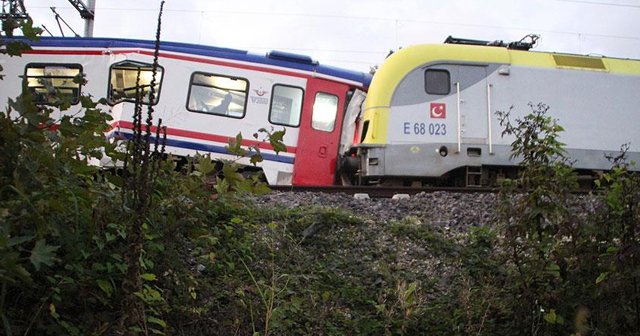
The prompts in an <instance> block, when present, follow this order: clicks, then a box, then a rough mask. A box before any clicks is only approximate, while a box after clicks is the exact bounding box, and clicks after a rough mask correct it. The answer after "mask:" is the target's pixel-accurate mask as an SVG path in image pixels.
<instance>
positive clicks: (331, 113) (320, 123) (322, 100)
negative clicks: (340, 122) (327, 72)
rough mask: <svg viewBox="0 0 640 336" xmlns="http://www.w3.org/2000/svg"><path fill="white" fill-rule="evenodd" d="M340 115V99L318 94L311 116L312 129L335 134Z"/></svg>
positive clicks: (326, 94)
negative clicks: (337, 118)
mask: <svg viewBox="0 0 640 336" xmlns="http://www.w3.org/2000/svg"><path fill="white" fill-rule="evenodd" d="M337 114H338V97H337V96H334V95H331V94H328V93H324V92H318V93H316V101H315V103H314V104H313V113H312V114H311V127H313V128H314V129H317V130H319V131H326V132H333V128H334V126H335V124H336V115H337Z"/></svg>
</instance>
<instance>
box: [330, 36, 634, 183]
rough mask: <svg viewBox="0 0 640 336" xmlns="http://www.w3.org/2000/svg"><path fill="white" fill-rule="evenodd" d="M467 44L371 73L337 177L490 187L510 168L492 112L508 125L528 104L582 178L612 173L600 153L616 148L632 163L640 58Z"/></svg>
mask: <svg viewBox="0 0 640 336" xmlns="http://www.w3.org/2000/svg"><path fill="white" fill-rule="evenodd" d="M467 41H468V40H467ZM467 41H465V40H460V41H456V40H455V39H453V40H452V39H449V41H447V42H449V43H445V44H437V45H415V46H410V47H406V48H403V49H401V50H399V51H398V52H396V53H394V54H392V55H391V56H390V57H388V58H387V60H386V61H385V62H384V63H383V64H382V65H381V66H380V67H379V69H378V71H377V72H376V74H375V76H374V78H373V81H372V83H371V86H370V87H369V91H368V93H367V98H366V102H365V108H364V114H363V116H362V121H361V125H360V128H359V136H358V138H359V140H360V143H359V144H357V145H354V146H352V147H351V149H350V150H349V155H346V156H344V157H343V160H342V161H343V162H344V165H343V167H344V168H343V171H347V170H349V171H352V172H357V173H356V174H357V175H354V176H353V177H354V178H352V181H356V182H357V183H361V184H393V185H423V184H428V183H447V184H455V185H466V186H470V185H476V186H477V185H491V184H493V183H495V182H496V180H498V179H500V177H501V176H507V175H510V174H512V173H513V172H514V171H515V168H514V167H515V166H516V165H517V162H514V161H512V160H510V159H509V157H510V154H511V153H510V149H511V148H510V144H511V143H512V142H513V140H514V139H513V138H512V137H509V136H505V137H503V136H502V131H503V129H502V128H501V127H500V124H499V120H498V119H497V116H496V113H495V112H496V111H505V112H506V111H509V110H510V107H511V106H513V107H514V108H513V111H512V112H511V113H512V120H513V119H514V118H518V117H523V116H524V115H525V114H527V113H530V112H531V111H532V110H531V108H530V107H529V106H528V104H529V103H533V104H538V103H544V104H546V105H548V106H549V107H550V109H549V113H550V115H551V116H552V117H553V118H554V119H557V121H558V123H559V124H560V125H561V126H563V128H564V129H565V131H564V132H562V133H561V138H560V141H562V142H563V143H565V144H566V149H567V151H568V155H569V157H570V158H571V159H572V160H575V164H574V167H575V168H576V169H577V170H578V171H579V172H582V173H583V176H585V177H588V176H589V175H596V174H597V172H598V171H602V170H607V169H610V168H611V163H610V162H609V161H608V160H607V159H606V158H605V155H607V154H616V153H618V152H619V151H620V148H621V146H622V145H624V144H630V147H629V150H628V152H627V155H628V159H629V160H635V161H636V162H638V163H639V164H640V128H639V127H640V126H639V125H640V61H639V60H629V59H616V58H608V57H590V56H580V55H573V54H561V53H548V52H532V51H528V48H521V47H518V45H517V44H516V45H515V46H516V48H509V46H508V45H500V44H499V45H498V46H491V44H492V43H466V42H467ZM476 42H477V41H476ZM512 46H513V45H512ZM639 168H640V167H639V166H638V165H636V166H635V168H633V169H636V170H637V169H639Z"/></svg>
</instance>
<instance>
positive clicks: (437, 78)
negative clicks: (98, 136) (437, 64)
mask: <svg viewBox="0 0 640 336" xmlns="http://www.w3.org/2000/svg"><path fill="white" fill-rule="evenodd" d="M424 82H425V89H426V91H427V93H428V94H433V95H447V94H449V92H451V76H450V75H449V71H447V70H437V69H427V71H425V73H424Z"/></svg>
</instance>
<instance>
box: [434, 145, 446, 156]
mask: <svg viewBox="0 0 640 336" xmlns="http://www.w3.org/2000/svg"><path fill="white" fill-rule="evenodd" d="M436 152H438V154H440V156H442V157H445V156H447V154H449V150H448V149H447V147H445V146H441V147H440V148H438V150H437V151H436Z"/></svg>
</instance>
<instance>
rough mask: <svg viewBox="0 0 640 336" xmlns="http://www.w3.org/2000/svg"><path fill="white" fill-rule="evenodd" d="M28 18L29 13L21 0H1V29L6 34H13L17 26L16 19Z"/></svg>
mask: <svg viewBox="0 0 640 336" xmlns="http://www.w3.org/2000/svg"><path fill="white" fill-rule="evenodd" d="M28 18H29V14H27V11H26V10H25V9H24V3H23V2H22V0H2V13H0V20H1V21H2V30H3V31H4V33H5V34H6V35H7V36H9V37H11V36H13V30H14V29H16V28H18V26H19V25H18V21H22V20H26V19H28Z"/></svg>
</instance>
